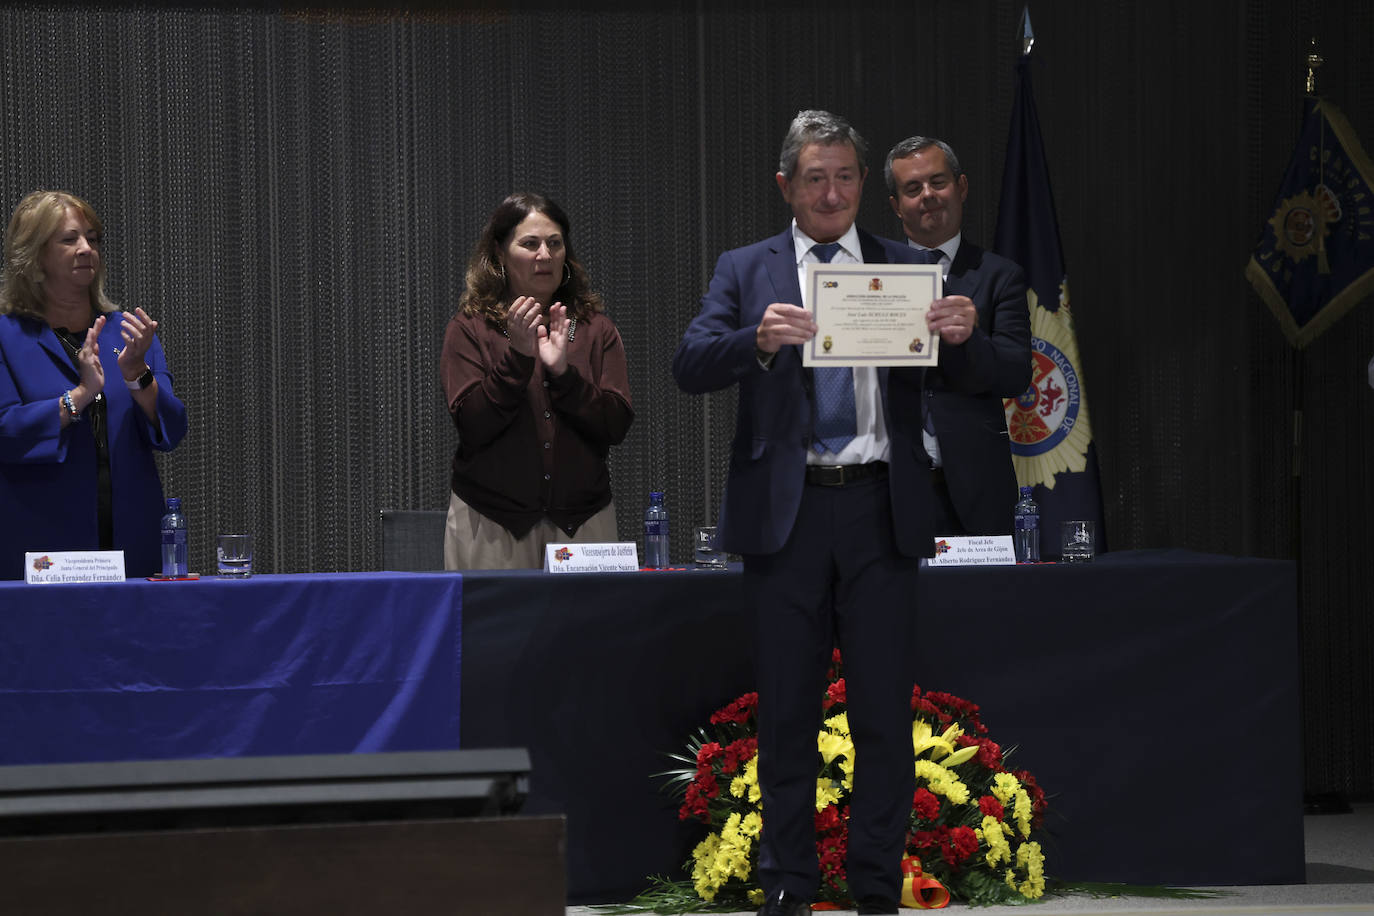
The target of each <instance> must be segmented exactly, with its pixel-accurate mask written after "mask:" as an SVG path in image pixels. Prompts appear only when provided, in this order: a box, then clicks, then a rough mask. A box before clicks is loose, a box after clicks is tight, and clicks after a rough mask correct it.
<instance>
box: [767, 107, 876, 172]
mask: <svg viewBox="0 0 1374 916" xmlns="http://www.w3.org/2000/svg"><path fill="white" fill-rule="evenodd" d="M808 143H819V144H820V145H821V146H830V145H831V144H834V143H848V144H849V145H850V146H852V147H854V152H855V153H856V154H857V155H858V158H859V169H860V170H861V171H862V169H863V167H864V157H865V156H867V155H868V143H867V142H866V141H865V140H864V138H863V137H861V136H859V132H858V131H857V130H855V129H854V128H852V127H850V126H849V122H848V121H846V120H845V119H844V118H842V117H840V116H839V115H833V114H831V113H830V112H828V111H815V110H812V109H808V110H806V111H799V112H797V116H796V117H795V118H793V119H792V124H791V126H789V127H788V128H787V136H785V137H783V138H782V154H781V155H780V156H779V157H778V171H779V172H781V173H782V174H783V175H785V176H786V177H787V178H788V179H789V180H790V179H791V178H792V177H793V176H794V175H795V174H796V172H797V160H798V159H799V158H801V151H802V147H804V146H806V144H808Z"/></svg>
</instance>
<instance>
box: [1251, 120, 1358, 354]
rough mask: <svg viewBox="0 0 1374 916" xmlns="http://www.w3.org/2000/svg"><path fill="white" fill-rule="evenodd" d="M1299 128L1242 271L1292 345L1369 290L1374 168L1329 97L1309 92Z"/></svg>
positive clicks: (1313, 336)
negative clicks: (1270, 210) (1269, 212)
mask: <svg viewBox="0 0 1374 916" xmlns="http://www.w3.org/2000/svg"><path fill="white" fill-rule="evenodd" d="M1304 108H1305V111H1304V116H1303V124H1302V135H1301V136H1300V137H1299V138H1298V146H1297V149H1295V150H1294V151H1293V158H1292V159H1290V160H1289V162H1288V171H1287V172H1285V173H1284V176H1283V184H1281V185H1280V186H1279V193H1278V198H1277V199H1276V200H1275V202H1274V211H1273V215H1272V216H1270V217H1269V219H1268V221H1267V222H1266V223H1265V224H1264V228H1263V229H1262V230H1261V231H1260V237H1259V242H1258V243H1256V245H1255V251H1254V254H1253V255H1252V256H1251V257H1250V264H1249V265H1248V266H1247V267H1246V268H1245V276H1246V277H1248V278H1249V280H1250V282H1251V283H1252V284H1253V285H1254V287H1255V290H1256V291H1257V292H1258V293H1259V294H1260V298H1261V299H1263V300H1264V301H1265V303H1266V304H1267V305H1268V306H1269V308H1270V310H1271V311H1273V313H1274V317H1276V318H1278V320H1279V324H1280V325H1282V327H1283V332H1284V334H1286V335H1287V336H1288V341H1289V343H1291V344H1292V345H1293V346H1295V347H1298V348H1302V347H1305V346H1307V345H1308V344H1309V343H1311V342H1312V341H1313V340H1315V339H1316V337H1317V335H1318V334H1320V333H1321V332H1322V331H1325V330H1326V329H1327V328H1329V327H1330V326H1331V325H1332V324H1334V323H1335V322H1336V320H1337V319H1338V318H1340V317H1341V316H1342V315H1344V314H1345V313H1346V312H1348V311H1350V309H1351V308H1353V307H1354V306H1355V305H1356V304H1357V303H1359V301H1360V300H1361V299H1364V298H1365V297H1366V296H1368V295H1369V294H1370V292H1372V291H1374V191H1371V188H1374V182H1371V180H1370V178H1371V175H1374V168H1371V167H1370V162H1369V157H1368V156H1366V155H1365V152H1364V149H1363V148H1362V147H1361V146H1360V141H1359V140H1358V139H1357V138H1356V137H1355V132H1354V131H1352V130H1351V129H1350V125H1349V124H1348V123H1346V120H1345V118H1344V116H1342V115H1341V113H1340V111H1339V110H1338V109H1337V108H1336V107H1335V106H1334V105H1332V104H1331V103H1330V102H1325V101H1321V100H1319V99H1317V98H1314V97H1313V96H1310V95H1309V96H1308V97H1307V100H1306V104H1305V106H1304Z"/></svg>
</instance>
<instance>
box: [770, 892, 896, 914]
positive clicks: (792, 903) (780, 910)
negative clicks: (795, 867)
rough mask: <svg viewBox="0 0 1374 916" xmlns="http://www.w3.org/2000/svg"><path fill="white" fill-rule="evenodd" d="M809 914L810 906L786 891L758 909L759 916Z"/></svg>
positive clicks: (778, 893) (777, 894)
mask: <svg viewBox="0 0 1374 916" xmlns="http://www.w3.org/2000/svg"><path fill="white" fill-rule="evenodd" d="M810 912H811V904H809V903H807V902H806V901H805V900H803V899H802V898H801V897H798V896H797V895H796V894H790V893H788V892H787V891H778V892H777V893H775V894H773V895H772V896H771V897H769V898H768V899H767V900H765V901H764V903H763V906H761V907H759V916H806V914H808V913H810ZM892 912H894V913H895V912H897V911H896V910H893V911H892Z"/></svg>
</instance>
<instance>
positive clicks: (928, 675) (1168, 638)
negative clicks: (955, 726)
mask: <svg viewBox="0 0 1374 916" xmlns="http://www.w3.org/2000/svg"><path fill="white" fill-rule="evenodd" d="M920 583H921V584H920V587H919V589H918V594H917V595H915V596H914V599H913V613H915V614H917V617H918V627H917V631H918V637H917V642H916V645H914V646H913V647H912V652H913V656H914V662H915V664H916V670H917V671H918V672H919V678H918V680H919V682H920V684H921V686H922V687H923V688H925V689H928V690H944V691H948V692H951V693H955V694H958V695H960V696H963V697H964V698H966V699H969V700H972V701H974V702H976V703H979V704H980V705H981V707H982V715H983V720H984V722H985V723H986V724H987V725H988V727H989V729H990V736H991V737H992V738H993V739H994V740H996V741H998V742H999V743H1000V744H1002V745H1003V746H1004V747H1011V746H1015V747H1017V752H1016V756H1015V758H1014V762H1015V765H1017V766H1018V767H1023V768H1026V769H1029V770H1030V771H1031V772H1032V773H1033V774H1034V775H1035V776H1036V778H1037V779H1038V781H1039V782H1040V784H1041V785H1042V786H1043V787H1044V788H1045V790H1046V791H1047V792H1048V793H1049V796H1050V808H1051V815H1050V819H1049V824H1048V826H1049V829H1050V836H1049V840H1048V843H1047V846H1046V854H1047V856H1048V868H1049V870H1050V872H1051V874H1054V875H1056V876H1058V877H1063V878H1068V879H1074V880H1098V881H1127V882H1136V883H1150V884H1165V883H1167V884H1193V885H1196V884H1283V883H1301V882H1302V881H1303V847H1302V778H1301V735H1300V726H1299V672H1298V657H1299V654H1298V651H1297V644H1298V618H1297V610H1296V604H1297V599H1296V584H1295V574H1294V569H1293V566H1292V564H1291V563H1286V562H1280V561H1269V560H1255V559H1237V558H1231V557H1220V556H1212V555H1200V554H1194V553H1188V552H1182V551H1150V552H1127V553H1113V554H1107V555H1105V556H1102V557H1099V558H1098V560H1097V562H1095V563H1092V564H1088V565H1081V566H1063V565H1041V566H1034V567H992V568H987V567H984V568H941V569H931V570H928V571H926V572H925V573H924V574H923V575H922V577H921V580H920ZM753 640H754V634H753V628H752V624H751V612H750V610H749V608H747V607H746V606H745V604H744V601H743V596H742V594H741V587H740V574H739V572H738V570H730V571H723V572H718V571H680V572H675V571H660V572H642V573H637V574H606V575H595V574H589V575H579V576H557V577H553V576H548V575H545V574H541V573H534V572H531V573H495V572H488V573H466V574H463V575H462V576H459V575H457V574H416V573H409V574H408V573H368V574H362V573H359V574H336V575H319V576H260V577H254V578H253V579H250V580H247V581H246V582H221V581H215V580H210V581H203V582H200V583H187V584H185V585H182V584H164V583H147V582H128V583H122V584H117V585H106V586H77V585H62V586H45V587H25V586H23V585H21V584H17V583H6V584H0V762H4V763H38V762H58V761H74V760H114V759H138V758H183V757H202V756H224V755H232V754H281V753H337V752H340V751H380V750H419V749H437V748H452V747H458V746H462V747H500V746H519V747H526V748H528V749H529V751H530V757H531V766H532V771H531V785H530V794H529V797H528V799H527V802H526V805H525V809H524V810H525V812H526V813H529V814H546V813H564V814H566V816H567V835H568V894H569V900H570V902H573V903H588V902H590V903H603V902H607V901H611V900H616V899H623V898H625V897H628V896H629V895H632V894H634V893H635V892H637V891H639V890H641V889H642V888H643V887H644V886H645V883H646V878H647V876H649V875H653V874H672V873H674V872H675V871H676V870H677V869H678V868H679V867H680V866H681V864H682V863H683V862H684V861H685V860H686V859H687V857H688V855H689V853H690V850H691V848H692V846H693V844H694V843H695V842H696V841H697V840H698V839H699V838H700V836H701V828H700V827H699V825H695V824H684V823H680V822H679V821H678V820H677V817H676V802H675V801H674V800H673V799H671V798H670V797H668V796H667V795H665V794H664V793H663V792H662V791H661V784H662V780H661V779H657V778H656V777H655V775H654V774H657V773H661V772H662V771H664V770H667V769H669V768H670V767H671V766H672V765H673V763H672V761H670V760H669V759H668V757H667V755H668V754H669V753H673V752H680V751H681V750H682V749H683V747H684V744H685V741H686V738H687V737H688V735H689V734H691V733H692V732H693V731H694V730H695V729H696V728H697V727H699V726H702V725H705V724H706V721H707V717H708V716H709V715H710V713H711V712H712V711H713V710H715V709H716V708H717V707H719V706H721V705H723V704H725V703H726V702H728V701H730V700H731V699H733V698H734V697H736V696H738V695H739V694H741V693H744V692H746V691H748V690H751V689H753V687H754V684H753V679H752V662H751V655H752V650H753ZM211 675H213V677H212V676H211ZM206 682H210V683H209V684H208V686H207V683H206Z"/></svg>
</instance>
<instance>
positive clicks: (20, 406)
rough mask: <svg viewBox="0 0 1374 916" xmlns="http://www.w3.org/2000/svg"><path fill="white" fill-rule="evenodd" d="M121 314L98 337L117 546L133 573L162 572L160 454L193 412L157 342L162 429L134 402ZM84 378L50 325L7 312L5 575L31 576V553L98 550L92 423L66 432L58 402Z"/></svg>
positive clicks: (0, 564)
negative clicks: (123, 361)
mask: <svg viewBox="0 0 1374 916" xmlns="http://www.w3.org/2000/svg"><path fill="white" fill-rule="evenodd" d="M122 317H123V315H122V313H121V312H110V313H108V314H107V315H106V318H105V327H104V329H103V330H102V331H101V333H100V361H101V363H102V364H103V365H104V367H105V389H104V394H105V401H106V421H107V425H108V428H109V445H110V481H111V490H112V493H111V504H112V509H113V515H114V549H116V550H123V551H124V569H125V572H126V574H127V575H129V576H146V575H152V574H154V573H156V572H158V571H159V570H160V569H161V565H162V564H161V556H160V543H161V542H160V536H159V527H160V520H161V518H162V514H163V511H164V510H163V500H162V482H161V480H160V479H159V478H158V473H157V465H156V463H155V462H154V461H153V452H154V451H170V450H171V449H172V448H173V447H174V446H176V444H177V443H178V442H180V441H181V439H182V437H183V436H185V435H186V407H185V405H184V404H182V403H181V401H179V400H177V398H176V396H175V395H174V394H173V393H172V376H171V373H169V372H168V371H167V361H166V359H165V357H164V356H163V353H162V345H161V343H159V342H158V340H157V339H156V338H154V339H153V344H152V346H151V347H150V348H149V349H148V359H147V361H148V366H149V367H150V368H151V369H152V370H153V374H154V375H155V376H157V387H158V394H157V416H158V422H159V427H158V428H157V429H154V427H153V426H152V424H150V423H149V422H148V420H147V418H146V417H145V416H144V415H143V411H142V410H141V409H140V408H139V406H138V405H137V404H136V403H134V399H133V396H132V393H131V392H130V391H129V389H128V387H127V386H126V385H125V384H124V377H123V375H122V374H121V373H120V371H119V365H118V364H117V363H116V362H115V349H116V348H117V347H123V346H124V339H123V338H122V337H121V336H120V334H119V328H120V321H121V318H122ZM79 381H80V376H79V375H78V373H77V371H76V368H75V367H74V366H73V365H72V361H71V359H70V358H69V357H68V356H67V351H66V350H65V349H63V347H62V342H61V341H59V340H58V339H57V335H56V334H55V333H53V330H52V329H51V328H49V327H48V326H47V325H46V324H42V323H40V322H37V321H33V320H31V319H27V318H19V317H16V316H14V315H0V514H3V517H4V524H3V525H0V577H3V578H6V579H22V578H23V577H24V552H25V551H28V550H34V551H37V550H44V551H48V550H96V549H99V546H100V544H99V536H100V535H99V530H98V519H97V500H96V456H95V440H94V438H93V437H92V436H91V428H90V423H89V421H83V422H80V423H72V424H69V425H68V426H67V428H66V429H63V428H62V423H61V418H60V417H59V415H58V410H57V401H58V398H60V397H61V396H62V393H63V392H64V391H67V390H69V389H71V388H74V387H75V386H76V385H77V383H78V382H79Z"/></svg>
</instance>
